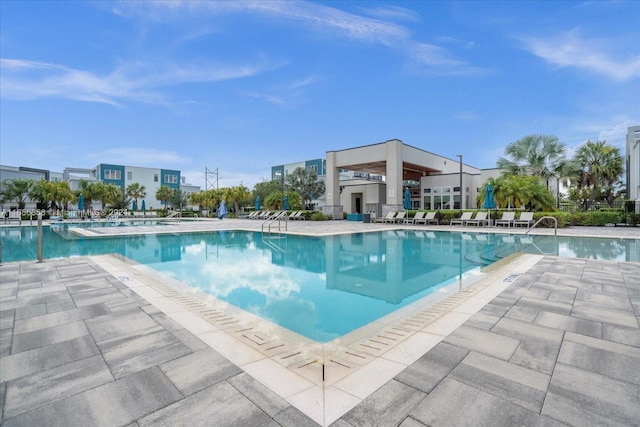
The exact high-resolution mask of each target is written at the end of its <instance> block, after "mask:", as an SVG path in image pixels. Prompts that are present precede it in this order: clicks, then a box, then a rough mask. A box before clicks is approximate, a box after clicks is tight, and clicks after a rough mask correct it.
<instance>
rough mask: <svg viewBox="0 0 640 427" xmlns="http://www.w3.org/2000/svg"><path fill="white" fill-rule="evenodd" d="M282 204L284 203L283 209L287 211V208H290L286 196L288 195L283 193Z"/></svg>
mask: <svg viewBox="0 0 640 427" xmlns="http://www.w3.org/2000/svg"><path fill="white" fill-rule="evenodd" d="M283 204H284V208H283V209H284V210H285V211H288V210H290V209H291V205H289V196H288V195H286V194H285V195H284V202H283Z"/></svg>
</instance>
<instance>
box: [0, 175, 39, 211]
mask: <svg viewBox="0 0 640 427" xmlns="http://www.w3.org/2000/svg"><path fill="white" fill-rule="evenodd" d="M34 184H35V181H34V180H32V179H5V180H4V181H2V187H3V189H2V200H5V201H9V202H16V203H17V204H18V209H20V210H22V209H24V207H25V206H26V203H27V200H28V199H29V194H30V193H31V189H32V188H33V186H34Z"/></svg>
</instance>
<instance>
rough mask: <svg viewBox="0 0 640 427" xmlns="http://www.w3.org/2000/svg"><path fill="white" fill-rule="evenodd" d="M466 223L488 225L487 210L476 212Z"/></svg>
mask: <svg viewBox="0 0 640 427" xmlns="http://www.w3.org/2000/svg"><path fill="white" fill-rule="evenodd" d="M466 225H477V226H478V227H479V226H480V225H486V226H488V225H489V219H487V212H478V213H477V214H476V216H475V218H473V219H469V220H467V222H466Z"/></svg>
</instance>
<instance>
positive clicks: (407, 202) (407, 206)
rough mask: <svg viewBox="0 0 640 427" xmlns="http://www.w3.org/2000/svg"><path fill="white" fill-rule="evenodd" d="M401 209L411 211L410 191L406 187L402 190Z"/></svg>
mask: <svg viewBox="0 0 640 427" xmlns="http://www.w3.org/2000/svg"><path fill="white" fill-rule="evenodd" d="M403 207H404V208H405V209H406V210H409V209H411V191H410V190H409V187H407V188H406V189H405V190H404V204H403Z"/></svg>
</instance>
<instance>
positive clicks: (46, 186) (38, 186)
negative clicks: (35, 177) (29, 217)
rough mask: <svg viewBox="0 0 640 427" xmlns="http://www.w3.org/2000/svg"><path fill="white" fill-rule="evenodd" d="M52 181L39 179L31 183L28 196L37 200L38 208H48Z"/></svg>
mask: <svg viewBox="0 0 640 427" xmlns="http://www.w3.org/2000/svg"><path fill="white" fill-rule="evenodd" d="M52 184H53V183H52V182H50V181H47V180H46V179H41V180H40V181H37V182H35V183H34V184H33V187H31V191H30V192H29V198H30V199H31V200H35V201H37V202H38V209H48V208H49V202H50V201H51V192H52Z"/></svg>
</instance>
